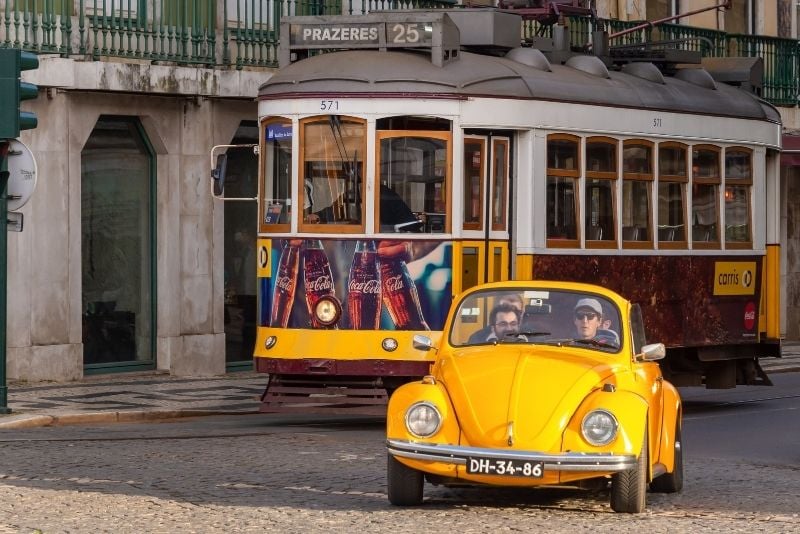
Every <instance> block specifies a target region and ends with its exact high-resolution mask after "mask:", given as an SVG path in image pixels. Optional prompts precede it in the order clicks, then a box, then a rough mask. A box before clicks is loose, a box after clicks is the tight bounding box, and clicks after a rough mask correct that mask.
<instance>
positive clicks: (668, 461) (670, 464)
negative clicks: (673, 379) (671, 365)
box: [654, 382, 683, 473]
mask: <svg viewBox="0 0 800 534" xmlns="http://www.w3.org/2000/svg"><path fill="white" fill-rule="evenodd" d="M663 416H664V428H663V430H662V432H661V445H660V447H659V451H658V461H659V462H660V463H661V464H663V465H664V467H665V468H666V470H667V472H669V473H671V472H672V471H673V470H674V469H675V438H676V436H675V430H676V424H675V422H676V421H677V422H678V426H680V425H681V424H682V423H681V418H682V416H683V409H682V408H681V397H680V393H678V390H677V389H676V388H675V386H673V385H672V384H670V383H669V382H664V412H663ZM654 460H655V459H654Z"/></svg>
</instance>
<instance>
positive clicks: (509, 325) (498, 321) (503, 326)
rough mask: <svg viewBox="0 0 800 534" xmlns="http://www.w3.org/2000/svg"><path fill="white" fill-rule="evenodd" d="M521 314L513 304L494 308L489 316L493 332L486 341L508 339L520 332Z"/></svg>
mask: <svg viewBox="0 0 800 534" xmlns="http://www.w3.org/2000/svg"><path fill="white" fill-rule="evenodd" d="M519 319H520V312H519V310H518V309H517V308H516V307H515V306H514V305H512V304H509V303H505V302H504V303H501V304H498V305H497V306H495V307H494V308H492V311H491V313H490V314H489V323H490V324H491V326H492V332H491V333H490V334H489V335H488V336H487V337H486V341H491V340H494V339H506V338H508V336H513V335H514V334H517V333H518V332H519Z"/></svg>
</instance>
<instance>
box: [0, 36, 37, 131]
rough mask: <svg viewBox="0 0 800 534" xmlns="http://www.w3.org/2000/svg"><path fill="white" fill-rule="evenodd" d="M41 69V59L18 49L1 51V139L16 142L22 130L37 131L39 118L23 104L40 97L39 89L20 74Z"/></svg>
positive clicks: (3, 49) (2, 49)
mask: <svg viewBox="0 0 800 534" xmlns="http://www.w3.org/2000/svg"><path fill="white" fill-rule="evenodd" d="M38 67H39V58H38V57H37V56H36V54H33V53H31V52H24V51H22V50H17V49H15V48H1V49H0V139H16V138H17V137H19V132H20V130H30V129H32V128H36V125H37V124H38V120H37V118H36V114H35V113H32V112H30V111H21V110H20V109H19V104H20V102H21V101H23V100H30V99H32V98H36V97H37V96H39V88H38V87H37V86H35V85H34V84H32V83H26V82H22V81H20V79H19V77H20V72H22V71H23V70H32V69H36V68H38Z"/></svg>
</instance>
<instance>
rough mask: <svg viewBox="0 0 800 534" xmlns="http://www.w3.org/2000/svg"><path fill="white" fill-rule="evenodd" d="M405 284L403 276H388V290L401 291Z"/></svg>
mask: <svg viewBox="0 0 800 534" xmlns="http://www.w3.org/2000/svg"><path fill="white" fill-rule="evenodd" d="M404 287H405V285H404V284H403V276H402V275H397V276H389V277H387V278H386V290H387V291H400V290H401V289H403V288H404Z"/></svg>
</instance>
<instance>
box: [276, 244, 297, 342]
mask: <svg viewBox="0 0 800 534" xmlns="http://www.w3.org/2000/svg"><path fill="white" fill-rule="evenodd" d="M301 244H302V241H301V240H291V241H286V242H285V243H284V244H283V250H282V251H281V259H280V260H278V276H277V278H276V279H275V294H274V295H273V297H272V313H271V314H270V320H269V324H270V326H279V327H282V328H286V326H287V325H288V324H289V317H290V316H291V314H292V305H293V304H294V294H295V290H296V289H297V268H298V267H299V265H300V245H301Z"/></svg>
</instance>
